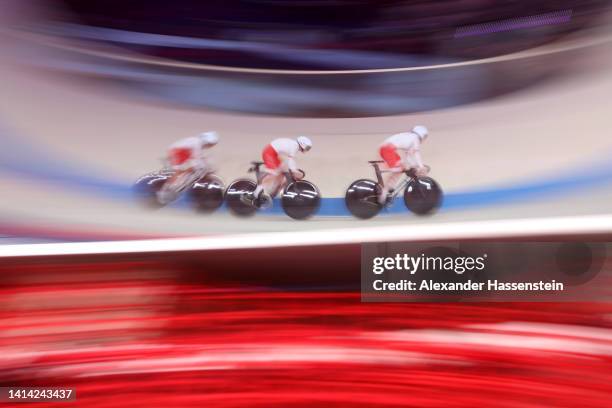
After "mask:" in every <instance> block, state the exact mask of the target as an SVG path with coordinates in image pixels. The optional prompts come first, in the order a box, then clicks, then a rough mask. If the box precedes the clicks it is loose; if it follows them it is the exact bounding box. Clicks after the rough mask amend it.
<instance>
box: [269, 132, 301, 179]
mask: <svg viewBox="0 0 612 408" xmlns="http://www.w3.org/2000/svg"><path fill="white" fill-rule="evenodd" d="M271 150H273V151H274V153H276V157H273V156H274V155H273V154H272V151H271ZM299 151H300V145H299V144H298V142H297V141H295V140H293V139H288V138H279V139H274V140H273V141H272V142H271V143H270V144H269V145H268V146H266V148H265V149H264V152H263V159H264V163H265V165H266V167H268V168H269V169H278V168H279V167H283V169H282V170H293V171H295V170H297V163H296V162H295V156H296V154H297V153H298V152H299Z"/></svg>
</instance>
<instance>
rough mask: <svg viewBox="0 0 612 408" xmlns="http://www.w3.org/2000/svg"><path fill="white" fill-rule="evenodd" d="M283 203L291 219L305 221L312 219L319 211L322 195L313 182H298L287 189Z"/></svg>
mask: <svg viewBox="0 0 612 408" xmlns="http://www.w3.org/2000/svg"><path fill="white" fill-rule="evenodd" d="M281 203H282V206H283V210H285V213H286V214H287V215H288V216H289V217H291V218H293V219H295V220H304V219H307V218H310V217H312V216H313V215H315V214H316V213H317V211H318V210H319V207H320V206H321V194H320V193H319V189H318V188H317V186H315V185H314V184H312V183H311V182H309V181H306V180H298V181H296V182H294V183H291V184H289V185H288V186H287V187H286V188H285V190H284V191H283V195H282V197H281Z"/></svg>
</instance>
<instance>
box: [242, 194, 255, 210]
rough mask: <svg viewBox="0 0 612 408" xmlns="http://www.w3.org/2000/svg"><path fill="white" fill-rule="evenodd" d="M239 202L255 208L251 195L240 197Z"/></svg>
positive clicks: (253, 198)
mask: <svg viewBox="0 0 612 408" xmlns="http://www.w3.org/2000/svg"><path fill="white" fill-rule="evenodd" d="M240 201H241V202H242V204H244V205H248V206H249V207H256V205H255V197H253V193H252V192H249V193H245V194H242V195H241V196H240Z"/></svg>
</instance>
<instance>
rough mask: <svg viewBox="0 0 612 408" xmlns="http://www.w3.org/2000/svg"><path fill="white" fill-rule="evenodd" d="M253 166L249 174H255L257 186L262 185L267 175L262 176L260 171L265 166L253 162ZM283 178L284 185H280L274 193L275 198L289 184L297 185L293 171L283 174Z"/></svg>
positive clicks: (261, 163)
mask: <svg viewBox="0 0 612 408" xmlns="http://www.w3.org/2000/svg"><path fill="white" fill-rule="evenodd" d="M251 164H252V165H253V166H252V167H251V168H250V169H249V173H250V172H254V173H255V180H256V181H257V185H261V182H262V181H263V179H264V177H265V174H262V171H261V170H260V168H261V166H262V165H263V162H251ZM283 177H284V180H283V182H282V183H280V185H279V187H278V189H277V190H276V191H275V192H274V194H273V197H275V196H276V195H277V194H278V192H279V191H281V190H282V189H284V188H285V187H286V186H288V185H289V184H291V183H295V177H294V176H293V173H292V172H291V171H285V172H283Z"/></svg>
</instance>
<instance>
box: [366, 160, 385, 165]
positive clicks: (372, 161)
mask: <svg viewBox="0 0 612 408" xmlns="http://www.w3.org/2000/svg"><path fill="white" fill-rule="evenodd" d="M384 162H385V161H384V160H369V161H368V163H370V164H377V163H384Z"/></svg>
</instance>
